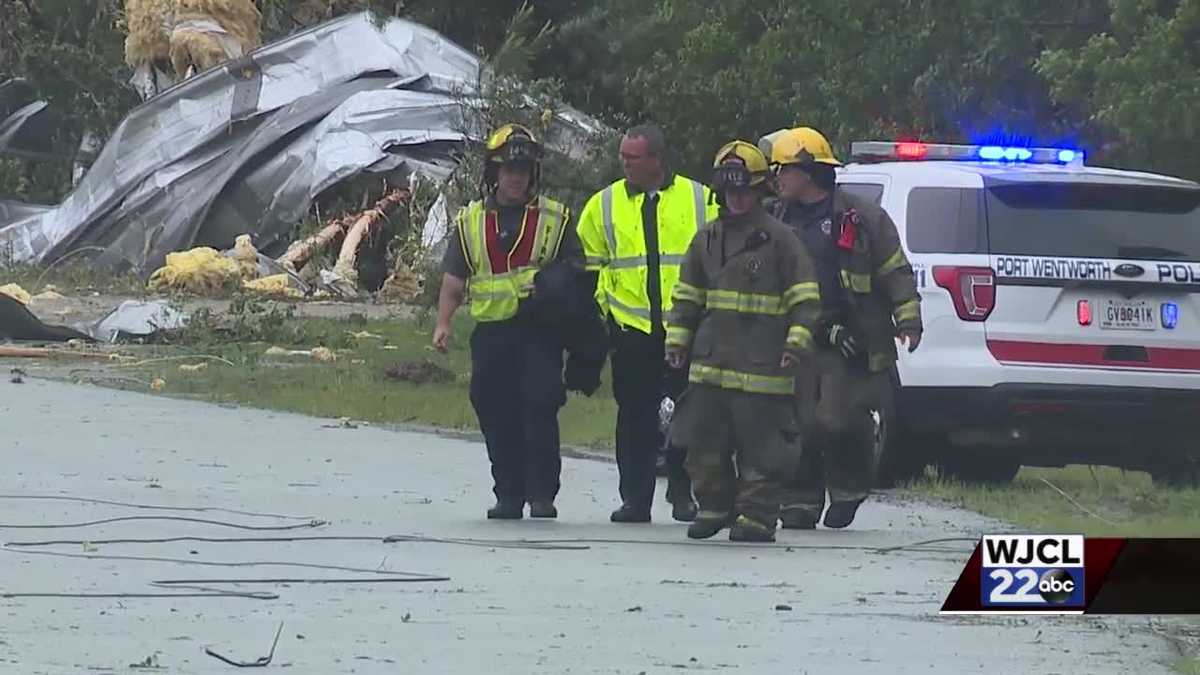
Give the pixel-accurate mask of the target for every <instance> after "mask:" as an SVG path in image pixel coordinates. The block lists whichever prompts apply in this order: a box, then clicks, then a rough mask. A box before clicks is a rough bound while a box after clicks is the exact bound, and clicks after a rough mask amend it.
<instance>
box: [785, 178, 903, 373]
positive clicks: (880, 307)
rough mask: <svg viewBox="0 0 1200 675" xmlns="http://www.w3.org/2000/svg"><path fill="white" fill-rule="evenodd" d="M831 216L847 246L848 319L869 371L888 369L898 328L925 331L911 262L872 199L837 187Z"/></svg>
mask: <svg viewBox="0 0 1200 675" xmlns="http://www.w3.org/2000/svg"><path fill="white" fill-rule="evenodd" d="M783 206H784V205H783V204H782V203H780V204H777V205H776V206H775V212H776V213H780V212H782V209H783ZM831 217H832V220H833V226H834V232H833V237H834V239H835V240H837V239H842V240H843V243H844V244H846V246H845V247H837V251H838V276H839V279H840V281H841V286H842V289H843V291H844V293H843V297H845V298H846V302H847V304H848V308H847V309H848V310H849V311H848V312H847V322H848V323H849V324H850V326H851V328H853V329H854V331H855V332H856V333H857V334H859V335H861V336H863V338H864V339H865V340H866V342H867V351H868V352H869V353H870V357H869V359H870V369H871V370H872V371H875V372H879V371H883V370H887V369H888V368H890V367H891V365H892V364H893V363H895V361H896V357H897V354H896V340H895V336H896V332H897V330H898V329H905V330H914V331H920V330H921V329H922V324H921V296H920V294H919V293H918V291H917V283H916V277H915V276H914V275H913V269H912V265H911V264H910V263H909V261H908V257H907V256H906V255H905V254H904V248H903V247H902V246H901V245H900V235H899V233H898V232H897V231H896V224H895V223H893V222H892V219H891V218H890V217H889V216H888V214H887V212H886V211H884V210H883V209H882V208H881V207H879V206H877V205H876V204H875V203H874V202H871V201H868V200H866V199H862V198H861V197H857V196H855V195H852V194H850V193H849V192H846V191H845V190H842V189H837V190H835V191H834V193H833V207H832V214H831ZM839 235H841V236H839Z"/></svg>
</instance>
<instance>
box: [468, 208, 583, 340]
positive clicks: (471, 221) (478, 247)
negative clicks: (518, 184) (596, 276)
mask: <svg viewBox="0 0 1200 675" xmlns="http://www.w3.org/2000/svg"><path fill="white" fill-rule="evenodd" d="M566 214H567V209H566V207H564V206H563V205H562V204H561V203H559V202H556V201H554V200H553V199H549V198H546V197H538V199H537V201H535V202H530V203H529V204H528V205H527V206H526V207H525V218H524V220H522V221H521V230H520V232H519V234H518V235H517V238H516V241H514V242H513V245H512V247H511V248H509V249H507V250H506V249H505V248H504V247H503V246H501V244H500V217H499V215H498V214H497V212H496V210H495V209H485V208H484V205H483V202H482V201H479V200H476V201H473V202H471V203H470V204H469V205H467V207H466V208H465V209H463V210H462V211H460V212H459V214H458V228H459V239H460V241H462V247H463V257H464V258H465V259H466V261H467V266H468V267H469V268H470V270H471V276H470V278H469V279H468V281H467V293H468V294H469V297H470V302H471V316H472V317H474V318H475V320H476V321H503V320H505V319H509V318H512V317H513V316H515V315H516V314H517V307H518V306H519V304H520V302H521V299H523V298H525V297H527V296H528V295H529V291H528V290H527V288H528V287H529V286H531V285H532V284H533V277H534V275H535V274H537V272H538V270H539V269H541V268H542V267H543V266H545V265H546V264H547V263H548V262H550V261H551V260H554V258H555V257H556V256H557V255H558V249H559V246H561V245H562V240H563V235H564V234H565V233H566V231H567V230H566V228H565V227H564V225H565V221H566Z"/></svg>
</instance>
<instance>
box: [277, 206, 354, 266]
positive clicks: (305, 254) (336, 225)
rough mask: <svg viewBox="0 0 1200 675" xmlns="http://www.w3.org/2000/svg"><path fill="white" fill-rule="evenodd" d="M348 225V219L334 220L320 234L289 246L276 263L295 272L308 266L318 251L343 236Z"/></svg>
mask: <svg viewBox="0 0 1200 675" xmlns="http://www.w3.org/2000/svg"><path fill="white" fill-rule="evenodd" d="M348 224H349V219H347V218H337V219H335V220H334V221H333V222H332V223H330V224H328V225H326V226H325V227H323V228H321V231H320V232H317V233H316V234H314V235H312V236H311V237H308V238H307V239H304V240H302V241H298V242H295V243H293V244H292V245H291V246H289V247H288V250H287V252H286V253H284V254H283V255H281V256H280V257H279V260H278V262H279V263H281V264H283V265H285V266H286V265H291V266H292V269H295V270H297V271H298V270H300V268H302V267H304V266H305V265H307V264H308V261H309V260H310V259H311V258H312V257H313V256H314V255H316V254H317V252H318V251H320V250H322V249H324V248H325V247H326V246H329V244H330V242H332V241H333V240H334V239H337V238H338V237H339V236H341V235H343V234H345V233H346V226H347V225H348Z"/></svg>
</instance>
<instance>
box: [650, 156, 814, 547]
mask: <svg viewBox="0 0 1200 675" xmlns="http://www.w3.org/2000/svg"><path fill="white" fill-rule="evenodd" d="M713 168H714V171H713V188H712V189H713V193H714V195H715V196H716V198H717V200H718V203H719V204H720V207H721V208H720V212H719V216H718V218H717V219H716V220H715V221H713V222H711V223H709V224H707V225H706V226H705V227H704V228H703V229H701V230H700V231H699V232H698V233H697V234H696V237H695V238H694V239H693V240H692V243H691V246H690V247H689V248H688V250H687V253H686V255H685V256H684V260H683V265H682V268H681V270H680V279H679V283H678V284H676V285H675V289H674V293H673V307H672V310H671V313H670V315H669V317H668V323H667V335H666V345H667V346H666V352H667V360H668V363H669V365H671V366H672V367H674V368H680V367H682V366H683V364H684V362H685V360H686V359H688V358H689V357H690V360H691V366H690V370H689V372H688V388H687V390H686V391H685V392H684V394H683V396H682V397H681V399H680V401H679V403H678V406H677V408H676V411H675V417H674V419H673V421H672V426H671V436H672V440H673V442H676V443H678V444H679V445H680V446H683V447H687V448H688V453H687V468H688V472H689V473H690V474H691V477H692V486H693V489H694V491H695V494H696V498H697V500H698V501H699V507H700V511H699V513H698V515H697V517H696V520H695V521H694V522H693V523H692V524H691V525H690V526H689V527H688V536H689V537H691V538H693V539H705V538H708V537H712V536H713V535H715V534H717V533H718V532H719V531H720V530H721V529H723V528H724V527H727V526H730V525H732V528H731V529H730V533H729V538H730V539H731V540H733V541H774V540H775V523H776V521H777V519H778V516H779V505H780V503H781V501H782V499H781V497H782V495H781V487H782V481H783V480H786V479H787V478H788V477H789V476H791V475H793V474H794V472H795V468H796V465H797V464H798V461H799V458H800V452H801V448H800V442H799V432H800V428H799V420H798V418H797V414H796V399H795V382H796V378H795V375H796V372H795V367H796V365H797V363H799V362H800V361H802V360H803V359H804V358H805V357H806V355H808V354H810V353H811V352H812V350H813V346H814V345H813V333H812V331H813V329H814V324H815V323H816V320H817V318H818V314H819V311H820V297H819V292H818V286H817V282H816V279H815V278H814V276H813V275H812V272H811V263H810V261H809V259H808V256H807V255H806V253H805V251H804V248H803V246H802V245H801V244H800V241H799V240H798V239H797V238H796V237H795V235H794V234H793V233H792V232H791V231H790V230H789V229H788V228H787V227H786V226H785V225H784V224H783V223H781V222H779V221H778V220H776V219H775V218H772V217H771V216H770V215H769V214H767V212H766V211H765V210H764V209H763V207H762V205H761V200H762V197H763V191H764V190H765V188H766V186H767V178H768V166H767V160H766V157H765V156H763V154H762V152H761V151H759V150H758V148H756V147H755V146H754V145H751V144H750V143H746V142H743V141H733V142H731V143H729V144H727V145H725V146H724V147H722V148H721V150H720V151H719V152H718V153H717V156H716V160H715V161H714V165H713ZM735 463H736V472H735Z"/></svg>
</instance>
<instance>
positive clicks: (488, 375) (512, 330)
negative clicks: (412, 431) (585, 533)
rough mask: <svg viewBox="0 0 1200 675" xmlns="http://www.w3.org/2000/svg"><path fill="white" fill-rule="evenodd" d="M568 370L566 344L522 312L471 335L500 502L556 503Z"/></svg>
mask: <svg viewBox="0 0 1200 675" xmlns="http://www.w3.org/2000/svg"><path fill="white" fill-rule="evenodd" d="M562 368H563V356H562V347H561V346H560V345H559V344H557V342H555V341H554V339H553V338H552V337H551V336H548V335H546V334H545V332H544V331H537V330H535V329H534V327H533V326H532V325H531V323H530V322H529V321H527V320H526V319H524V318H523V317H520V316H518V317H514V318H512V319H508V320H505V321H485V322H481V323H479V324H477V325H476V326H475V330H474V332H472V333H471V405H472V406H473V407H474V408H475V414H476V416H477V417H478V418H479V427H480V429H481V430H482V431H483V437H484V440H485V442H486V444H487V452H488V459H489V460H490V461H491V464H492V479H493V481H494V487H493V491H494V492H495V493H496V497H497V498H498V499H504V500H514V501H521V502H525V501H529V502H533V501H551V502H552V501H554V498H555V497H556V496H557V495H558V490H559V476H560V473H561V471H562V457H561V455H560V454H559V436H558V410H559V408H561V407H562V405H563V404H564V403H566V391H565V390H564V388H563V383H562Z"/></svg>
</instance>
